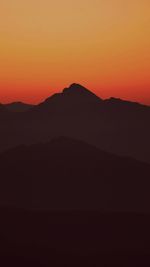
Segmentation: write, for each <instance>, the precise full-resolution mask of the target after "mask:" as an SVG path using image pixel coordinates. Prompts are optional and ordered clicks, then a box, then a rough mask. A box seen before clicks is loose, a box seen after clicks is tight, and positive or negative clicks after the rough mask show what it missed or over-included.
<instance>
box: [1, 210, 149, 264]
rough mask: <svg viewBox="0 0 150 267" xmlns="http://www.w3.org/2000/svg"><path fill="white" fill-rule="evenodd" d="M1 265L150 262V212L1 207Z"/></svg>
mask: <svg viewBox="0 0 150 267" xmlns="http://www.w3.org/2000/svg"><path fill="white" fill-rule="evenodd" d="M0 216H1V220H0V251H1V252H0V265H1V266H3V267H10V266H15V267H39V266H49V267H55V266H63V267H64V266H68V267H72V266H74V267H75V266H76V267H77V266H79V267H84V266H85V267H87V266H91V267H93V266H96V267H99V266H102V267H104V266H113V267H114V266H121V267H134V266H141V267H143V266H150V245H149V244H150V231H149V225H150V215H148V214H135V213H133V214H131V213H99V212H96V211H95V212H91V211H80V212H71V211H70V212H48V211H47V212H46V211H45V212H40V211H38V212H33V211H32V212H31V211H30V212H28V211H21V210H13V209H12V210H10V209H9V210H8V209H6V210H4V209H0Z"/></svg>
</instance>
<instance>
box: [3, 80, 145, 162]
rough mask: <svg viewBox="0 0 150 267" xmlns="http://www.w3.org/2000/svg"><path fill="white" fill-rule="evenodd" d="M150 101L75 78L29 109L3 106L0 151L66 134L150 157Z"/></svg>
mask: <svg viewBox="0 0 150 267" xmlns="http://www.w3.org/2000/svg"><path fill="white" fill-rule="evenodd" d="M149 122H150V107H147V106H143V105H140V104H138V103H132V102H128V101H123V100H120V99H115V98H110V99H108V100H102V99H100V98H99V97H97V96H96V95H95V94H93V93H92V92H90V91H89V90H87V89H86V88H84V87H83V86H81V85H78V84H72V85H71V86H70V87H69V88H65V89H64V90H63V92H62V93H59V94H55V95H53V96H51V97H50V98H48V99H46V100H45V101H44V102H43V103H41V104H39V105H38V106H35V107H33V108H31V109H30V110H29V111H27V112H21V113H12V112H0V151H3V150H5V149H8V148H10V147H15V146H17V145H20V144H32V143H37V142H41V141H45V142H47V141H48V140H50V139H53V138H56V137H59V136H66V137H71V138H75V139H79V140H83V141H86V142H88V143H89V144H93V145H95V146H97V147H99V148H101V149H103V150H106V151H108V152H112V153H115V154H118V155H126V156H130V157H134V158H136V159H139V160H142V161H146V162H149V163H150V142H149V136H150V123H149Z"/></svg>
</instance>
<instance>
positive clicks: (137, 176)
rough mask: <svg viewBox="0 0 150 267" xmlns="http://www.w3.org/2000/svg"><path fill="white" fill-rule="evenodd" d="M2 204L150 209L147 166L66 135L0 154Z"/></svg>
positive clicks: (139, 210) (27, 206)
mask: <svg viewBox="0 0 150 267" xmlns="http://www.w3.org/2000/svg"><path fill="white" fill-rule="evenodd" d="M0 173H1V179H0V205H1V206H14V207H19V208H22V207H23V208H28V209H44V210H45V209H48V210H100V211H122V212H126V211H129V212H130V211H133V212H149V211H150V207H149V203H150V195H149V187H150V179H149V177H150V165H149V164H146V163H142V162H138V161H136V160H133V159H130V158H124V157H118V156H115V155H112V154H109V153H106V152H104V151H101V150H99V149H97V148H95V147H93V146H91V145H88V144H86V143H84V142H82V141H77V140H72V139H68V138H65V137H62V138H58V139H54V140H52V141H51V142H49V143H41V144H35V145H32V146H20V147H17V148H15V149H12V150H9V151H7V152H5V153H3V154H1V155H0Z"/></svg>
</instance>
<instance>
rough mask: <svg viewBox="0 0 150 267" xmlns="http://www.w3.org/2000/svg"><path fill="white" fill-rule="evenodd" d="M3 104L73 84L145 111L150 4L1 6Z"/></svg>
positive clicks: (105, 1) (30, 0)
mask: <svg viewBox="0 0 150 267" xmlns="http://www.w3.org/2000/svg"><path fill="white" fill-rule="evenodd" d="M0 25H1V27H0V36H1V41H0V102H2V103H6V102H11V101H16V100H22V101H25V102H30V103H37V102H40V101H41V100H43V99H44V98H46V97H47V96H49V95H51V94H52V93H54V92H56V91H60V90H61V89H63V87H66V86H68V85H69V84H71V83H74V82H76V83H81V84H82V85H84V86H86V87H88V88H89V89H91V90H93V91H94V92H95V93H97V94H98V95H99V96H101V97H103V98H107V97H109V96H115V97H121V98H124V99H130V100H136V101H140V102H143V103H146V104H150V0H76V1H75V0H59V1H58V0H1V1H0Z"/></svg>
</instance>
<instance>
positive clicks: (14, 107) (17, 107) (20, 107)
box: [5, 102, 34, 112]
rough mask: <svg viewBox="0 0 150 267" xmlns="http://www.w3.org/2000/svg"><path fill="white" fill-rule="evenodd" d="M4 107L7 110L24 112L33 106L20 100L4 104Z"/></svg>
mask: <svg viewBox="0 0 150 267" xmlns="http://www.w3.org/2000/svg"><path fill="white" fill-rule="evenodd" d="M5 107H6V108H7V109H8V110H9V111H13V112H24V111H27V110H29V109H31V108H33V107H34V105H30V104H25V103H22V102H13V103H9V104H5Z"/></svg>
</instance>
